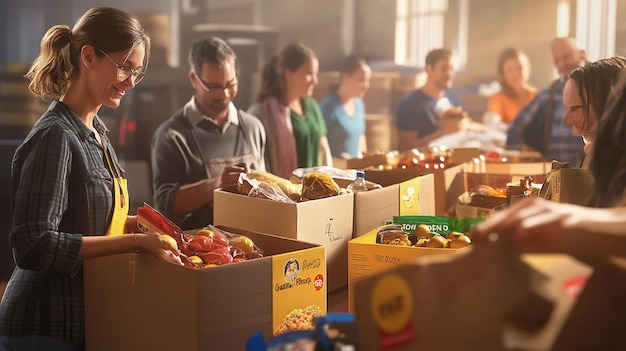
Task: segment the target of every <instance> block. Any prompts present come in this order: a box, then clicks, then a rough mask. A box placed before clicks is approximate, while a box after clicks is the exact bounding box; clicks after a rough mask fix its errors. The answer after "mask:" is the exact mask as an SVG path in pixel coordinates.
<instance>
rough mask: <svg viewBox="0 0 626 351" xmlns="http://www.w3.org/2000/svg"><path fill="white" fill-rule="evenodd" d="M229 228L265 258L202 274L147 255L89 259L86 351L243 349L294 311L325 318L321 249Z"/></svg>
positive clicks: (323, 251)
mask: <svg viewBox="0 0 626 351" xmlns="http://www.w3.org/2000/svg"><path fill="white" fill-rule="evenodd" d="M224 229H225V230H227V231H230V232H233V233H237V234H244V235H247V236H249V237H250V238H251V239H252V240H254V242H255V244H257V245H258V246H259V247H261V248H263V249H264V251H265V253H266V257H263V258H259V259H254V260H249V261H245V262H239V263H233V264H227V265H223V266H218V267H213V268H205V269H200V270H195V269H190V268H186V267H181V266H176V265H174V264H171V263H168V262H165V261H162V260H160V259H157V258H154V257H152V256H151V255H148V254H145V255H144V254H123V255H113V256H106V257H102V258H97V259H92V260H87V261H85V263H84V270H85V271H84V275H85V323H86V325H87V330H86V342H87V349H88V350H94V351H97V350H107V351H108V350H190V351H193V350H209V349H211V350H245V348H246V340H247V339H248V338H249V337H250V336H251V335H253V334H254V333H257V332H263V333H264V334H265V335H267V336H268V337H269V336H271V335H272V333H273V331H274V330H275V329H276V328H277V326H278V325H280V323H282V321H283V319H284V318H285V316H286V315H287V314H288V313H289V312H291V311H292V310H294V309H296V308H305V307H307V306H310V305H317V306H319V307H320V309H321V311H322V313H326V280H325V278H326V266H325V260H324V255H325V248H324V247H323V246H318V245H314V244H309V243H304V242H299V241H296V240H292V239H287V238H281V237H276V236H271V235H265V234H260V233H253V232H247V231H240V230H234V229H229V228H224ZM294 268H295V269H294ZM287 271H290V272H291V273H287Z"/></svg>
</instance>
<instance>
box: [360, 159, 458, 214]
mask: <svg viewBox="0 0 626 351" xmlns="http://www.w3.org/2000/svg"><path fill="white" fill-rule="evenodd" d="M468 166H469V163H468V162H467V163H461V164H458V165H454V166H450V167H448V168H445V169H437V170H430V171H424V170H421V169H388V170H378V169H373V170H366V171H365V179H367V180H369V181H372V182H375V183H379V184H397V183H401V182H403V181H405V180H407V179H411V178H415V177H418V176H421V175H423V174H432V175H433V176H434V193H435V215H437V216H446V215H448V212H449V210H450V208H451V207H452V205H454V203H455V202H456V198H457V197H458V196H459V195H460V194H462V193H463V191H464V189H465V182H464V178H463V173H464V171H465V170H466V169H467V167H468Z"/></svg>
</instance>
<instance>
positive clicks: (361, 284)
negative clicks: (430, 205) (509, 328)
mask: <svg viewBox="0 0 626 351" xmlns="http://www.w3.org/2000/svg"><path fill="white" fill-rule="evenodd" d="M355 240H358V239H355ZM504 246H505V245H502V244H501V243H499V242H496V243H493V244H489V245H487V246H484V247H482V248H481V250H478V249H476V248H475V247H473V246H470V247H467V248H465V249H462V250H460V251H459V252H457V253H456V254H454V255H430V256H422V257H418V258H415V259H413V260H412V261H411V262H409V263H407V264H404V265H399V266H396V268H394V269H393V270H387V271H385V272H383V273H380V274H377V275H375V276H372V277H371V278H369V279H364V280H361V281H357V282H356V284H355V291H354V302H355V303H354V306H356V310H355V317H356V333H357V335H359V341H360V343H361V344H360V348H359V350H411V351H420V350H481V351H484V350H487V351H489V350H494V351H495V350H498V351H500V350H503V341H502V336H501V330H502V320H503V319H504V317H505V316H506V315H508V314H509V312H510V311H511V310H512V309H513V308H514V306H516V305H517V304H518V303H519V302H521V301H523V300H524V299H525V298H526V296H528V294H529V288H528V287H527V286H525V284H524V282H525V280H526V279H527V276H528V274H529V272H527V270H526V269H525V267H524V266H523V265H522V264H521V263H520V261H519V260H517V261H513V260H512V259H511V257H512V253H511V252H510V251H509V250H506V249H505V248H504ZM513 257H515V256H513Z"/></svg>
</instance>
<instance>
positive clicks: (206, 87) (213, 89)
mask: <svg viewBox="0 0 626 351" xmlns="http://www.w3.org/2000/svg"><path fill="white" fill-rule="evenodd" d="M193 75H194V76H196V78H198V82H200V85H201V86H202V88H203V89H204V90H206V92H207V93H214V92H218V91H224V90H229V91H230V90H233V89H235V87H237V85H238V82H237V77H235V79H234V80H233V81H232V82H230V83H226V85H218V84H210V85H209V84H207V83H206V82H205V81H204V80H202V78H200V76H199V75H198V73H196V72H193Z"/></svg>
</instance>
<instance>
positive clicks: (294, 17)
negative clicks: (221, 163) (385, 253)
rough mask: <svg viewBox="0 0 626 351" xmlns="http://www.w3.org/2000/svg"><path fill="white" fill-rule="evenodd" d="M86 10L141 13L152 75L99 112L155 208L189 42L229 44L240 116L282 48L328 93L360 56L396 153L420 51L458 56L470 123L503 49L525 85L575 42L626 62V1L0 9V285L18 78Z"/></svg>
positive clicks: (166, 0) (109, 2)
mask: <svg viewBox="0 0 626 351" xmlns="http://www.w3.org/2000/svg"><path fill="white" fill-rule="evenodd" d="M92 6H113V7H117V8H120V9H123V10H126V11H128V12H131V13H133V14H134V15H136V16H137V17H138V18H139V19H140V21H141V22H142V23H143V24H144V25H145V26H146V27H147V28H148V29H149V31H150V33H151V36H152V39H153V52H152V57H153V60H152V62H151V65H150V67H149V70H148V75H147V77H146V79H145V80H144V81H142V83H141V84H140V85H138V86H137V88H136V89H134V90H133V91H132V92H131V93H130V94H128V96H127V97H126V98H125V99H124V101H123V105H122V106H121V108H119V109H117V110H108V109H106V108H105V109H103V110H102V117H103V118H105V120H106V122H107V125H108V126H109V128H110V129H111V131H112V132H111V139H112V141H113V142H114V144H115V145H116V150H117V151H118V152H119V154H120V156H121V157H122V158H123V159H124V162H125V165H126V168H127V172H128V177H129V179H130V181H129V184H130V192H131V193H132V194H133V195H132V198H133V199H134V204H135V205H136V204H141V203H143V201H148V202H151V184H150V182H151V179H150V171H149V165H148V160H149V156H150V139H151V137H152V133H153V131H154V130H155V129H156V127H157V126H158V125H159V124H160V123H161V122H162V121H163V120H165V119H166V118H168V117H169V116H170V115H171V113H173V112H174V111H175V110H177V109H178V108H180V107H181V106H182V105H183V104H184V103H185V102H186V101H187V100H188V99H189V97H190V95H191V93H192V91H191V88H190V87H189V82H188V78H187V70H188V66H187V63H186V53H187V50H188V48H189V45H190V43H191V41H192V40H194V39H196V38H200V37H203V36H207V35H215V36H220V37H223V38H225V39H227V40H228V41H229V42H230V44H231V45H232V46H233V48H234V49H235V51H236V53H237V54H238V56H239V64H240V93H239V95H238V97H237V99H236V103H237V105H238V107H240V108H242V109H247V107H248V106H249V105H250V104H251V103H252V102H253V100H254V96H255V93H256V86H257V83H258V78H257V77H258V75H257V74H258V73H257V72H258V71H259V69H260V67H261V66H262V65H263V63H264V62H265V61H267V60H269V58H270V57H271V56H272V55H274V54H276V53H277V52H278V51H279V50H280V49H281V48H282V47H283V46H284V45H286V44H289V43H292V42H302V43H305V44H307V45H309V46H310V47H311V48H313V50H314V51H315V52H316V54H317V55H318V57H319V59H320V69H321V73H320V85H319V86H318V88H317V89H316V92H315V94H316V97H321V96H324V95H325V94H326V93H327V92H328V89H329V87H330V86H331V85H332V84H333V82H334V79H336V74H335V71H336V69H337V68H338V64H339V62H340V61H341V59H342V58H343V57H344V56H345V55H347V54H350V53H356V54H360V55H362V56H364V57H365V58H366V59H368V61H370V63H371V65H372V67H373V69H374V77H373V79H372V87H371V90H370V91H369V93H368V95H367V97H366V104H367V109H368V113H370V115H371V119H370V120H369V121H370V123H371V125H372V126H374V125H376V126H378V127H380V128H379V129H377V130H378V132H376V133H374V132H372V133H373V134H371V135H370V136H371V138H370V140H371V141H372V142H375V143H376V144H375V146H376V147H378V148H393V146H394V144H393V130H392V129H390V127H389V126H390V125H391V122H390V120H391V118H393V112H394V108H395V103H396V102H397V101H398V99H399V98H401V97H402V96H404V95H405V94H407V93H408V92H409V91H410V90H412V89H415V88H416V87H419V85H420V84H421V82H422V81H423V80H422V78H423V75H422V74H421V69H422V66H423V58H424V56H425V53H426V52H427V51H428V50H430V49H432V48H435V47H440V46H446V47H449V48H451V49H453V50H454V51H455V52H456V53H457V54H458V58H459V65H460V68H459V72H458V74H457V78H456V79H455V87H454V89H455V90H457V91H458V92H459V93H460V94H461V96H462V97H463V99H464V102H465V104H466V107H467V108H468V111H469V112H470V115H471V116H472V117H476V116H479V115H480V113H481V112H482V109H483V108H484V103H485V101H486V100H485V96H484V95H483V94H481V91H480V89H481V87H484V86H488V85H489V83H490V82H492V81H493V80H495V79H496V72H495V69H496V68H495V66H496V60H497V56H498V54H499V52H500V51H501V50H502V49H504V48H506V47H511V46H514V47H517V48H519V49H521V50H523V51H524V52H526V54H527V55H528V56H529V58H530V60H531V62H532V66H533V72H532V75H531V83H532V84H533V85H535V86H537V87H540V88H541V87H545V86H547V85H548V83H549V82H550V81H551V80H552V79H553V78H554V77H555V71H554V69H553V65H552V59H551V56H550V52H549V42H550V40H551V39H552V38H553V37H555V36H557V35H572V36H575V37H576V38H577V39H578V40H579V42H580V44H581V47H582V48H584V49H586V50H587V51H588V53H589V59H590V60H595V59H598V58H601V57H606V56H610V55H613V54H624V55H626V0H135V1H126V0H100V1H96V0H0V280H6V279H8V276H9V274H10V271H11V269H12V265H13V263H12V261H11V258H10V250H9V248H8V242H7V239H6V238H7V234H8V232H9V230H10V213H9V198H8V186H9V183H8V180H9V176H10V160H11V157H12V154H13V151H14V150H15V147H16V146H17V145H19V143H20V142H21V140H22V138H23V137H24V135H25V134H26V133H27V131H28V129H29V128H30V126H32V123H34V121H35V120H36V119H37V118H38V117H39V115H40V114H41V112H42V111H43V110H44V109H45V108H46V105H47V104H45V103H42V102H40V101H38V100H36V99H34V98H33V97H31V96H30V95H29V93H28V89H27V81H26V80H25V79H24V78H23V77H22V75H23V73H24V70H25V69H27V67H28V65H29V63H30V62H32V60H33V59H34V58H35V57H36V56H37V54H38V51H39V41H40V39H41V37H42V35H43V33H44V32H45V31H46V30H47V29H48V28H49V27H51V26H52V25H55V24H68V25H70V26H71V25H72V24H73V23H74V22H75V20H76V19H77V18H78V17H79V16H80V15H81V14H82V13H84V12H85V11H86V10H87V9H88V8H89V7H92Z"/></svg>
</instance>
